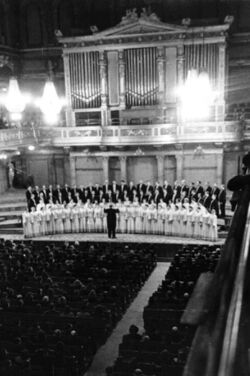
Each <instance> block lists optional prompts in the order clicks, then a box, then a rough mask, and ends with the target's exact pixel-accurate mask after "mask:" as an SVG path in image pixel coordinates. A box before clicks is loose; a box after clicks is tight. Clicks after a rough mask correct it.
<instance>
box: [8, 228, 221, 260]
mask: <svg viewBox="0 0 250 376" xmlns="http://www.w3.org/2000/svg"><path fill="white" fill-rule="evenodd" d="M1 237H2V238H4V239H9V240H14V241H23V240H24V241H33V242H38V243H40V244H41V243H43V244H46V243H48V242H50V243H51V242H55V243H57V244H58V245H59V244H60V243H63V242H72V243H74V242H76V241H77V242H79V243H80V245H81V246H83V247H84V246H85V244H86V245H88V244H89V245H90V244H93V243H98V244H99V245H100V244H102V243H103V244H104V245H107V244H109V243H116V244H117V245H118V246H119V244H120V245H124V244H128V245H129V248H130V249H132V248H133V245H136V244H145V247H149V246H150V245H152V248H154V249H155V251H156V253H157V256H158V261H170V260H171V259H172V257H173V256H174V255H175V253H176V251H177V250H178V249H179V248H180V247H182V246H183V245H184V244H187V245H193V246H196V245H204V246H205V245H207V246H209V245H218V246H221V245H223V244H224V242H225V239H218V241H216V242H208V241H203V240H197V239H191V238H189V239H188V238H178V237H167V236H160V235H139V234H117V238H116V239H109V238H108V235H107V234H103V233H101V234H98V233H80V234H61V235H48V236H40V237H36V238H29V239H27V238H24V236H23V235H20V234H17V235H13V234H11V235H8V234H6V235H2V236H1Z"/></svg>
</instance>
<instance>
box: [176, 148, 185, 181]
mask: <svg viewBox="0 0 250 376" xmlns="http://www.w3.org/2000/svg"><path fill="white" fill-rule="evenodd" d="M175 158H176V179H177V180H178V181H180V180H182V178H183V154H177V155H176V156H175Z"/></svg>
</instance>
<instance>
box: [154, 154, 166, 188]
mask: <svg viewBox="0 0 250 376" xmlns="http://www.w3.org/2000/svg"><path fill="white" fill-rule="evenodd" d="M164 158H165V156H164V155H157V156H156V159H157V180H158V182H159V183H160V184H161V185H162V184H163V181H164Z"/></svg>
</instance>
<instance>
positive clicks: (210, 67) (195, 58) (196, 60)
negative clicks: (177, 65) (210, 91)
mask: <svg viewBox="0 0 250 376" xmlns="http://www.w3.org/2000/svg"><path fill="white" fill-rule="evenodd" d="M218 62H219V47H218V44H216V43H211V44H194V45H187V46H185V47H184V77H185V78H186V77H187V73H188V71H189V70H190V69H192V68H194V69H196V70H197V71H198V72H201V71H202V70H205V71H206V72H207V73H208V75H209V79H210V82H211V83H212V85H213V87H214V88H216V86H217V83H218Z"/></svg>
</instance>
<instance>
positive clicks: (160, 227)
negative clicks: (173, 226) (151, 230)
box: [157, 207, 165, 235]
mask: <svg viewBox="0 0 250 376" xmlns="http://www.w3.org/2000/svg"><path fill="white" fill-rule="evenodd" d="M164 227H165V209H164V208H162V207H158V229H157V234H159V235H163V234H164V233H165V230H164Z"/></svg>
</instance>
